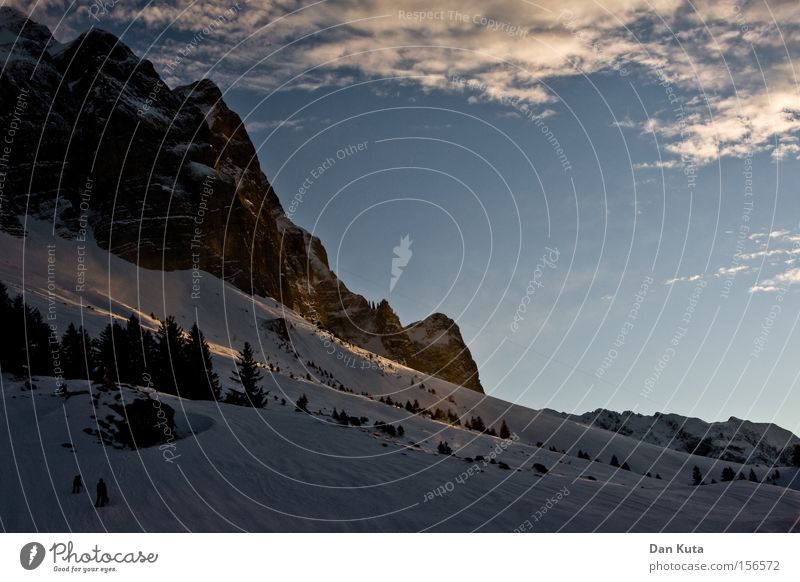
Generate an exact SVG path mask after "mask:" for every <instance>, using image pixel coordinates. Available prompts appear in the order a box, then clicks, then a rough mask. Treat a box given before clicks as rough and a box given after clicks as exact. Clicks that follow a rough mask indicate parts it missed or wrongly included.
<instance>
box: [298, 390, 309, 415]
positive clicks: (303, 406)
mask: <svg viewBox="0 0 800 582" xmlns="http://www.w3.org/2000/svg"><path fill="white" fill-rule="evenodd" d="M295 406H296V408H295V411H296V412H299V411H301V410H302V411H303V412H308V396H306V395H305V394H303V395H302V396H301V397H300V398H298V399H297V402H295ZM309 414H310V413H309Z"/></svg>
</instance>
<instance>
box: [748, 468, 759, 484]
mask: <svg viewBox="0 0 800 582" xmlns="http://www.w3.org/2000/svg"><path fill="white" fill-rule="evenodd" d="M749 480H750V481H752V482H753V483H758V475H756V472H755V471H753V469H750V477H749Z"/></svg>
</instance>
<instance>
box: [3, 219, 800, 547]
mask: <svg viewBox="0 0 800 582" xmlns="http://www.w3.org/2000/svg"><path fill="white" fill-rule="evenodd" d="M26 227H27V231H28V234H27V237H26V238H25V239H22V238H19V237H13V236H12V235H10V234H8V233H3V232H0V248H2V249H3V252H2V253H0V281H3V282H5V283H7V284H9V287H10V288H12V289H13V290H19V289H21V288H22V285H23V283H22V281H21V278H22V269H20V264H21V257H22V256H24V257H25V260H26V264H27V265H29V267H28V268H26V269H25V272H24V289H25V292H26V300H27V301H28V302H29V304H30V305H31V306H32V307H35V308H37V309H39V310H40V311H41V312H42V313H55V314H56V316H57V317H56V319H55V320H53V321H52V323H54V324H57V326H58V331H59V334H60V332H63V331H64V328H65V327H66V326H67V324H68V323H70V322H73V323H75V324H76V325H77V324H82V325H84V326H85V327H86V329H87V331H88V332H89V333H90V334H91V336H92V337H93V338H97V337H98V336H99V334H100V333H101V332H102V330H103V328H104V327H105V326H107V325H108V324H109V321H110V320H111V319H112V318H113V319H117V318H120V317H123V318H124V317H127V316H128V315H129V314H130V313H131V312H134V313H135V314H136V315H137V316H138V317H139V319H140V320H141V322H142V325H144V326H145V327H146V328H148V329H150V330H153V329H155V328H156V327H157V326H158V323H159V322H158V321H157V320H156V318H154V317H153V316H151V315H150V314H151V313H162V311H163V312H164V313H168V314H171V315H174V316H175V318H176V320H177V321H178V323H179V324H180V325H181V326H182V327H183V328H184V329H188V328H189V327H190V326H191V325H192V324H193V323H194V322H199V325H200V327H201V328H202V330H203V332H204V334H205V337H206V338H207V340H208V342H209V344H210V349H211V353H212V357H213V366H214V371H215V372H216V373H217V374H218V375H219V377H220V379H221V380H222V381H223V387H224V388H229V389H230V388H233V387H234V386H233V385H232V383H231V382H229V381H228V380H227V379H228V378H230V377H231V376H233V375H234V358H233V357H232V355H233V354H232V351H231V347H234V348H237V349H238V348H240V347H241V346H242V345H243V343H244V342H249V343H250V344H252V345H253V346H258V348H257V352H258V358H259V360H260V361H262V362H263V364H264V367H263V368H262V369H263V372H264V379H263V382H262V384H263V388H264V390H265V391H269V394H268V398H267V400H268V402H267V405H266V406H265V407H264V408H260V409H255V408H249V407H246V406H235V405H232V404H227V403H224V402H216V401H213V400H189V399H187V398H179V397H178V396H175V395H174V394H167V393H164V392H163V391H158V390H157V387H155V386H150V385H144V386H142V385H128V384H117V385H112V386H108V385H107V384H106V383H104V382H99V383H98V382H89V381H87V380H80V379H75V378H69V379H67V380H66V383H67V385H68V391H67V393H66V394H64V393H61V394H59V393H56V392H55V391H54V388H55V386H56V380H55V379H54V378H53V377H50V376H49V375H48V374H46V373H42V374H41V375H34V376H33V377H32V378H29V377H28V376H27V374H26V375H24V376H23V377H15V376H13V375H11V374H8V373H3V374H0V385H1V386H2V406H3V414H0V475H3V476H4V477H5V476H9V478H2V479H0V515H2V518H3V527H4V530H5V531H10V532H29V531H33V530H36V531H42V532H66V531H69V532H97V531H112V532H133V531H137V532H138V531H148V532H176V531H202V532H215V531H231V532H233V531H243V530H244V531H268V532H290V531H291V532H294V531H302V532H321V531H323V532H339V531H341V532H353V531H359V532H378V531H384V532H386V531H388V532H411V531H438V532H467V531H495V532H511V531H515V530H517V531H530V530H533V531H537V532H554V531H572V532H591V531H604V532H625V531H641V532H659V531H669V532H691V531H699V532H722V531H735V532H754V531H760V532H761V531H769V532H788V531H797V529H798V516H800V473H798V468H797V467H787V466H780V467H778V466H766V467H765V466H763V465H762V466H760V467H759V466H757V465H756V464H749V465H743V464H741V463H734V462H727V461H720V460H718V459H712V458H708V457H703V456H699V455H693V454H689V453H686V452H681V451H676V450H672V449H669V448H664V447H663V446H659V445H655V444H651V443H648V442H643V441H641V440H637V439H636V438H632V437H630V436H625V435H623V434H620V433H617V432H613V431H609V430H606V429H603V428H600V427H598V426H587V424H585V423H583V422H576V421H574V420H571V419H569V418H564V417H563V416H562V415H559V414H556V413H553V412H550V411H547V410H532V409H529V408H526V407H524V406H519V405H515V404H511V403H508V402H504V401H502V400H499V399H497V398H494V397H492V396H487V395H485V394H479V393H477V392H475V391H473V390H469V389H467V388H464V387H462V386H458V385H455V384H451V383H449V382H447V381H445V380H442V379H439V378H424V382H423V381H422V380H423V379H422V378H420V375H419V373H418V372H417V371H416V370H413V369H411V368H408V367H406V366H403V365H400V364H397V363H395V362H393V361H392V360H388V359H386V358H383V357H381V356H375V355H373V354H371V353H370V352H367V351H366V350H363V349H361V348H358V347H355V346H353V345H352V344H349V343H347V342H344V341H342V340H339V339H337V338H336V337H335V336H333V335H332V334H330V333H329V332H327V331H324V330H321V329H319V328H318V327H317V326H315V325H313V324H312V323H310V322H308V321H307V320H306V319H305V318H303V317H301V316H300V314H297V313H295V312H294V311H291V310H289V309H287V308H286V306H284V305H282V304H281V303H279V302H278V301H276V300H274V299H271V298H267V297H258V296H255V297H254V296H250V295H248V294H247V293H245V292H243V291H241V290H239V289H237V288H236V287H234V286H233V285H232V284H231V283H228V282H225V281H222V280H220V279H218V278H217V277H214V276H213V275H208V277H207V279H206V281H205V283H204V287H203V293H202V294H201V296H200V297H199V298H198V299H197V300H196V301H195V302H189V301H187V300H186V298H187V297H188V296H189V294H190V293H191V289H192V278H191V277H190V276H187V275H189V274H190V273H191V271H182V270H173V271H167V272H162V271H156V270H150V269H144V268H140V267H137V266H136V265H135V264H134V263H132V262H129V261H125V260H123V259H121V258H120V257H118V256H115V255H113V254H110V253H108V252H107V251H106V250H104V249H101V248H100V247H99V246H97V244H96V243H95V242H94V241H87V242H86V243H85V244H83V243H82V242H80V241H78V240H76V239H74V238H72V239H67V238H61V237H53V235H52V223H51V222H50V221H45V220H38V219H32V220H29V221H28V223H27V225H26ZM53 247H55V248H54V249H53ZM79 252H82V253H83V255H79V254H78V253H79ZM23 253H24V255H23ZM50 256H55V257H57V260H56V262H55V272H54V273H53V274H51V273H50V272H48V270H47V269H46V268H44V266H45V265H47V264H48V257H50ZM77 256H83V257H84V259H83V260H84V264H85V265H86V274H85V289H83V290H82V291H80V292H79V291H78V290H76V289H75V286H74V285H70V282H71V281H74V279H75V273H74V271H73V267H74V262H73V260H72V259H73V258H75V257H77ZM52 278H54V279H55V290H54V291H53V293H52V294H51V284H50V281H51V279H52ZM165 291H167V292H165ZM117 320H118V319H117ZM4 323H5V322H4ZM287 334H288V335H289V336H290V337H291V339H292V344H291V345H289V344H287V342H286V340H285V337H286V335H287ZM4 372H5V371H4ZM302 395H305V396H306V397H307V399H308V406H307V410H308V413H307V414H306V413H302V412H300V411H296V410H295V406H293V403H294V402H296V401H297V400H298V398H300V397H301V396H302ZM389 398H391V403H390V401H389V400H388V399H389ZM408 401H410V402H414V401H416V402H417V403H418V404H419V407H420V411H419V412H411V411H409V410H408V409H407V408H406V407H405V403H406V402H408ZM437 409H439V410H442V411H444V412H445V413H452V414H454V415H456V416H457V417H458V418H459V419H461V423H460V424H457V423H455V422H454V421H448V420H445V419H442V418H441V416H438V418H440V419H439V420H436V419H435V418H436V417H437V415H436V414H435V411H436V410H437ZM148 411H149V413H150V415H148V414H147V412H148ZM162 411H163V413H164V415H165V416H166V419H162V420H164V421H165V422H166V420H168V421H169V422H168V423H167V424H162V422H161V420H160V421H159V424H158V425H155V426H154V423H153V422H152V421H150V422H139V423H137V422H132V419H139V420H142V419H143V420H147V419H148V418H149V417H150V416H151V415H152V414H156V415H160V414H161V413H162ZM344 411H346V412H347V416H348V419H349V422H348V423H346V424H345V423H343V422H342V420H341V414H342V413H343V412H344ZM432 412H433V413H434V414H433V415H432V414H430V413H432ZM335 414H336V415H339V416H338V418H337V417H336V416H335ZM478 416H479V417H480V418H482V419H483V421H484V422H485V424H486V426H487V427H494V428H498V427H499V426H500V425H501V423H502V422H505V423H506V424H507V426H508V427H509V429H510V431H511V437H510V438H509V439H507V440H502V439H500V438H497V437H493V436H491V434H487V433H486V432H480V431H476V430H468V429H467V428H466V426H465V425H466V421H467V420H468V419H470V418H471V417H478ZM353 419H358V422H357V423H356V422H353ZM376 423H385V424H383V425H381V424H376ZM126 425H128V426H135V427H137V428H134V429H133V430H134V431H135V435H136V438H135V444H136V448H135V450H134V449H133V448H132V447H131V443H132V442H133V440H134V439H131V438H129V434H130V433H129V432H128V430H127V428H126ZM386 425H389V426H393V427H395V428H396V430H395V431H394V432H392V431H385V430H381V428H380V427H381V426H386ZM166 427H169V429H168V430H167V428H166ZM400 427H402V428H403V432H402V434H401V433H400V430H399V429H400ZM142 429H146V430H144V432H142ZM154 429H156V430H154ZM159 432H161V434H160V435H159ZM158 437H160V438H158ZM154 440H158V443H157V444H156V443H154ZM101 442H102V443H103V444H100V443H101ZM443 442H446V443H447V446H448V447H449V448H450V449H451V452H450V453H448V452H447V451H446V450H445V451H442V450H440V449H439V446H438V445H439V443H443ZM581 453H583V455H581ZM587 456H588V457H589V458H586V457H587ZM614 456H616V457H617V458H618V459H619V460H620V463H623V462H624V463H626V464H627V466H628V467H629V469H630V470H625V469H622V468H621V467H615V466H613V465H612V464H611V463H610V461H611V459H612V458H613V457H614ZM695 466H697V467H698V468H699V470H700V471H701V472H702V475H703V476H704V478H705V480H706V485H704V486H701V487H693V486H692V485H691V482H692V473H693V468H694V467H695ZM728 467H730V468H731V469H732V470H733V471H735V472H736V474H739V473H742V474H744V475H749V474H750V471H751V470H752V471H753V472H754V473H755V476H756V478H757V479H758V481H759V482H754V481H749V480H747V479H744V480H739V479H737V480H735V481H732V482H721V476H722V472H723V470H725V469H726V468H728ZM76 474H81V475H83V481H84V483H86V484H87V486H89V487H93V485H94V483H96V481H97V479H98V478H100V477H103V478H104V479H105V481H106V482H107V483H108V484H109V496H110V500H111V503H110V505H109V506H108V507H104V508H102V509H100V510H95V508H94V507H93V504H92V502H93V501H94V499H93V498H92V497H90V496H88V495H86V494H84V495H72V494H70V484H71V482H72V478H73V476H74V475H76ZM715 479H716V480H717V481H720V482H717V483H714V480H715ZM90 493H91V491H90ZM542 508H546V509H547V511H545V510H544V509H542ZM537 512H539V513H537ZM526 521H527V523H526Z"/></svg>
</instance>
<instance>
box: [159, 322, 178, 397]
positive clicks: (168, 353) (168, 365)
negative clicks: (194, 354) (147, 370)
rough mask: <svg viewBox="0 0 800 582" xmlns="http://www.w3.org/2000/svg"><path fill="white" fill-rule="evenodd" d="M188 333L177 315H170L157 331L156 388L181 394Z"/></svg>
mask: <svg viewBox="0 0 800 582" xmlns="http://www.w3.org/2000/svg"><path fill="white" fill-rule="evenodd" d="M185 346H186V334H185V333H184V331H183V329H182V328H181V326H180V325H178V322H177V321H175V317H173V316H172V315H170V316H168V317H167V318H166V319H165V320H164V321H162V322H161V324H160V325H159V327H158V331H157V332H156V348H155V362H154V374H153V376H154V380H155V382H156V386H155V387H156V389H157V390H160V391H162V392H168V393H170V394H178V395H180V390H179V387H180V384H179V382H180V380H181V378H183V377H184V374H185V372H186V365H185V360H184V355H185V353H186V351H185V349H184V348H185Z"/></svg>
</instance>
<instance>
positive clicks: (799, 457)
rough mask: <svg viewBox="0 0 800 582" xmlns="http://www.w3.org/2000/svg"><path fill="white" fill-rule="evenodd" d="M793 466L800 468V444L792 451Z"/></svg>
mask: <svg viewBox="0 0 800 582" xmlns="http://www.w3.org/2000/svg"><path fill="white" fill-rule="evenodd" d="M792 464H793V465H794V466H795V467H800V444H797V445H795V446H794V448H793V449H792Z"/></svg>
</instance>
